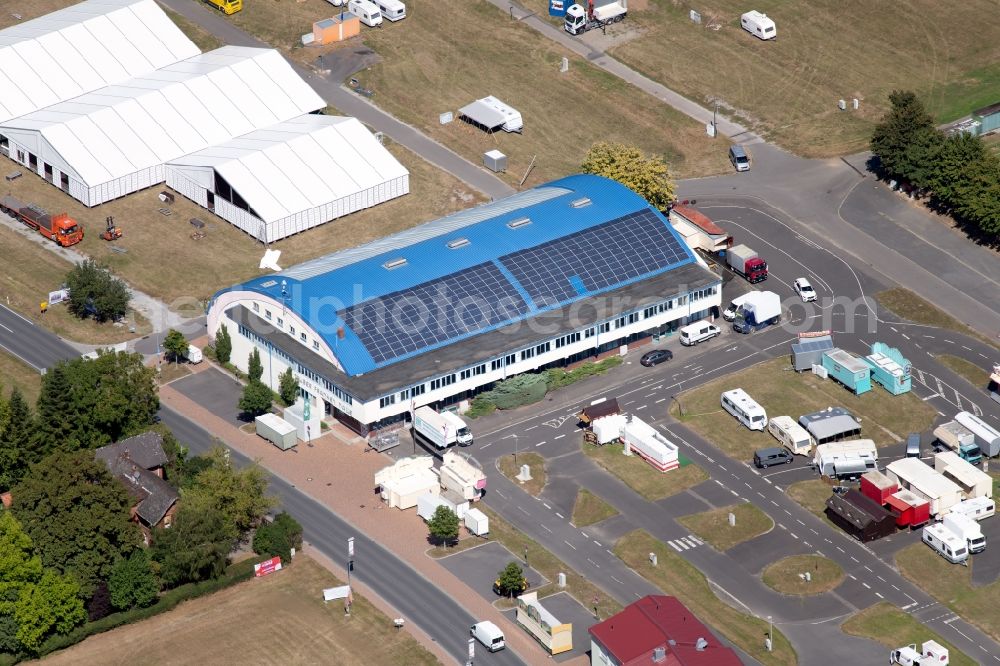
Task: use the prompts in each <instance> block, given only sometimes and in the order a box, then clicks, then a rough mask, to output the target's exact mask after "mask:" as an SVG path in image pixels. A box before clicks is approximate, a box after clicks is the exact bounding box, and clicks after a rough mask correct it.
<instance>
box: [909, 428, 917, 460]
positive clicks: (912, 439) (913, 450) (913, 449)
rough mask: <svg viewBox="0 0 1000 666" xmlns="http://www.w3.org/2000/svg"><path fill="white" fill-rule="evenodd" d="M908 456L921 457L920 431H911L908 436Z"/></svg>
mask: <svg viewBox="0 0 1000 666" xmlns="http://www.w3.org/2000/svg"><path fill="white" fill-rule="evenodd" d="M906 457H907V458H919V457H920V433H919V432H911V433H910V434H909V435H907V436H906Z"/></svg>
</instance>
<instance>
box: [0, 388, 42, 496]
mask: <svg viewBox="0 0 1000 666" xmlns="http://www.w3.org/2000/svg"><path fill="white" fill-rule="evenodd" d="M6 411H7V419H6V426H5V427H4V428H3V430H0V490H10V489H11V488H12V487H14V486H15V485H16V484H17V483H18V482H19V481H20V480H21V478H22V477H23V476H24V474H25V473H26V472H27V471H28V465H29V464H30V463H32V462H37V460H35V459H34V451H33V450H32V448H31V438H32V434H33V432H34V423H33V417H32V415H31V408H30V407H29V406H28V401H27V400H25V399H24V396H23V395H22V394H21V391H20V390H19V389H17V388H14V390H13V391H11V394H10V401H9V402H8V403H7V410H6Z"/></svg>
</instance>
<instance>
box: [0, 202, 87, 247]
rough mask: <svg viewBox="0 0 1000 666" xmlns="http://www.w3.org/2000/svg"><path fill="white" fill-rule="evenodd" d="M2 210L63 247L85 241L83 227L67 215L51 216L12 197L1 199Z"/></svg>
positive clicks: (0, 208) (0, 207) (0, 206)
mask: <svg viewBox="0 0 1000 666" xmlns="http://www.w3.org/2000/svg"><path fill="white" fill-rule="evenodd" d="M0 210H2V211H3V212H4V213H6V214H7V215H10V216H11V217H12V218H14V219H15V220H20V221H21V222H23V223H24V224H26V225H28V226H29V227H31V228H32V229H35V230H36V231H37V232H38V233H40V234H41V235H43V236H45V237H46V238H48V239H49V240H54V241H55V242H57V243H59V244H60V245H62V246H63V247H69V246H70V245H76V244H77V243H79V242H80V241H82V240H83V227H81V226H80V225H79V224H77V222H76V220H74V219H73V218H72V217H70V216H69V215H67V214H66V213H60V214H58V215H49V214H48V213H46V212H45V211H43V210H40V209H39V208H37V207H34V206H30V205H28V204H26V203H24V202H23V201H21V200H20V199H18V198H16V197H12V196H10V195H7V196H5V197H3V198H2V199H0Z"/></svg>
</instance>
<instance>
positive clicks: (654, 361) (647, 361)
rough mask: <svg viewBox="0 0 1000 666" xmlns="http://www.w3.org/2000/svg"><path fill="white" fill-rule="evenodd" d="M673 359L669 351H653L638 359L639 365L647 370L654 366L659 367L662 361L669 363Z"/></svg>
mask: <svg viewBox="0 0 1000 666" xmlns="http://www.w3.org/2000/svg"><path fill="white" fill-rule="evenodd" d="M673 357H674V353H673V352H672V351H670V350H669V349H654V350H653V351H651V352H646V353H645V354H643V355H642V358H640V359H639V364H640V365H644V366H646V367H647V368H652V367H653V366H654V365H659V364H660V363H663V362H664V361H669V360H670V359H672V358H673Z"/></svg>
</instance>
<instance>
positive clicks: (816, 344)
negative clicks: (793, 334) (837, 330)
mask: <svg viewBox="0 0 1000 666" xmlns="http://www.w3.org/2000/svg"><path fill="white" fill-rule="evenodd" d="M792 347H794V348H795V351H796V352H811V351H826V350H827V349H833V340H831V339H830V338H820V339H817V340H805V341H804V342H799V343H796V344H794V345H792Z"/></svg>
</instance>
